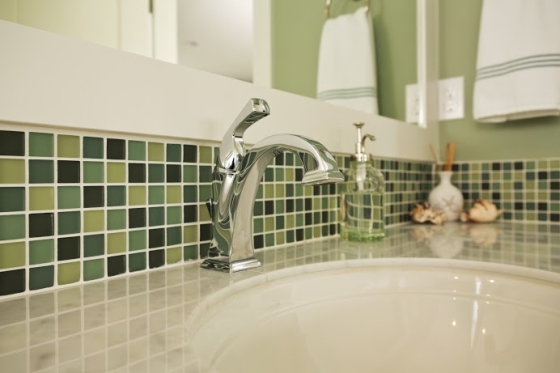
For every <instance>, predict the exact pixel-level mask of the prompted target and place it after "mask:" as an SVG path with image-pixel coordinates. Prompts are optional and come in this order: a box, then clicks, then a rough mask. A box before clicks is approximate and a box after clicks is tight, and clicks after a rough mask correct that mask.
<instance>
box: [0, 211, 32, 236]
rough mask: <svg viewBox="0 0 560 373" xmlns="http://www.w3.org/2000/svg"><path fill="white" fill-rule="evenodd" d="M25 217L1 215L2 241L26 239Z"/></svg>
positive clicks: (0, 234)
mask: <svg viewBox="0 0 560 373" xmlns="http://www.w3.org/2000/svg"><path fill="white" fill-rule="evenodd" d="M26 226H27V224H26V221H25V215H4V216H2V215H0V241H5V240H17V239H23V238H25V232H26Z"/></svg>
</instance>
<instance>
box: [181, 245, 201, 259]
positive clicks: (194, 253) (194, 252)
mask: <svg viewBox="0 0 560 373" xmlns="http://www.w3.org/2000/svg"><path fill="white" fill-rule="evenodd" d="M183 257H184V258H185V261H187V260H198V246H197V245H189V246H185V247H184V248H183Z"/></svg>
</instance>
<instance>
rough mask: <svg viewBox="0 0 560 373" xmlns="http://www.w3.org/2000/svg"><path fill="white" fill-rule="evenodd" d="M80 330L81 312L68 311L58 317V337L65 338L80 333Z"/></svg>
mask: <svg viewBox="0 0 560 373" xmlns="http://www.w3.org/2000/svg"><path fill="white" fill-rule="evenodd" d="M81 329H82V311H81V310H76V311H70V312H68V313H63V314H61V315H58V337H59V338H62V337H66V336H69V335H72V334H76V333H78V332H80V331H81Z"/></svg>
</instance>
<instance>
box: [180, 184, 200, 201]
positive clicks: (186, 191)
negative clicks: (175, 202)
mask: <svg viewBox="0 0 560 373" xmlns="http://www.w3.org/2000/svg"><path fill="white" fill-rule="evenodd" d="M197 191H198V187H197V186H196V185H185V186H183V202H185V203H192V202H197V201H198V193H197Z"/></svg>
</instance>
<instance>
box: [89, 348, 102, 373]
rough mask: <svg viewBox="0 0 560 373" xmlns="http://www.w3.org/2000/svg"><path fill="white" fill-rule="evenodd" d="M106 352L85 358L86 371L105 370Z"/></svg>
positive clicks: (96, 371)
mask: <svg viewBox="0 0 560 373" xmlns="http://www.w3.org/2000/svg"><path fill="white" fill-rule="evenodd" d="M106 359H107V357H106V354H105V352H101V353H99V354H97V355H92V356H88V357H86V358H85V359H84V371H85V373H101V372H105V371H106V369H105V365H106Z"/></svg>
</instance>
